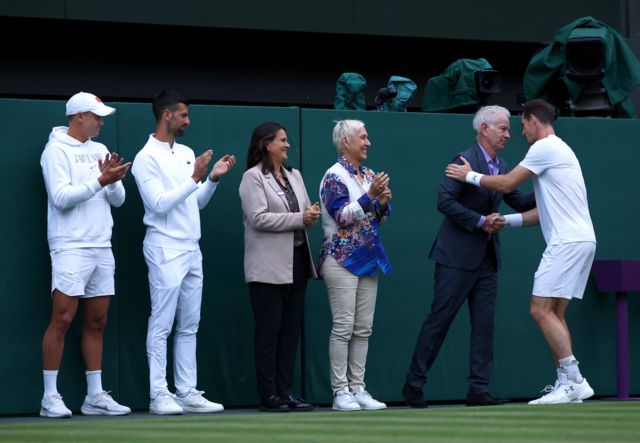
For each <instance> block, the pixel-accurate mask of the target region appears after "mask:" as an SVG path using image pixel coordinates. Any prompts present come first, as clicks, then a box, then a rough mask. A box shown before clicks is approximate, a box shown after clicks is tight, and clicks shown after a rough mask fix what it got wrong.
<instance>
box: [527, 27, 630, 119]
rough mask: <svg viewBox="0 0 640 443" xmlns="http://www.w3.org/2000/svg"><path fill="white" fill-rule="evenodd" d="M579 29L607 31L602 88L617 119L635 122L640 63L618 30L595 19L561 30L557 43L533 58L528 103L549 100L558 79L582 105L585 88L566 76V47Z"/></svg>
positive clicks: (555, 40)
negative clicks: (550, 85)
mask: <svg viewBox="0 0 640 443" xmlns="http://www.w3.org/2000/svg"><path fill="white" fill-rule="evenodd" d="M576 28H595V29H606V31H607V32H606V34H605V48H606V54H607V55H606V70H605V73H604V78H603V79H602V84H603V85H604V87H605V88H606V89H607V94H608V96H609V102H610V103H611V105H612V106H613V107H614V110H615V112H614V115H613V116H614V117H622V118H633V117H634V116H635V112H634V109H633V105H632V103H631V99H630V98H629V93H631V92H632V91H633V89H635V87H636V86H638V85H639V84H640V61H638V58H637V57H636V56H635V55H634V54H633V52H632V51H631V49H630V48H629V46H628V45H627V43H626V42H625V40H624V38H623V37H622V36H621V35H620V34H619V33H618V32H617V31H616V30H614V29H613V28H611V27H610V26H608V25H606V24H604V23H602V22H601V21H598V20H596V19H594V18H593V17H582V18H579V19H578V20H575V21H573V22H571V23H569V24H568V25H566V26H564V27H562V28H560V30H558V32H556V34H555V36H554V37H553V41H552V42H551V43H550V44H549V45H548V46H547V47H546V48H544V49H543V50H541V51H540V52H538V53H537V54H536V55H534V56H533V58H532V59H531V61H530V62H529V66H528V67H527V70H526V71H525V74H524V79H523V88H524V95H525V97H526V99H527V100H531V99H533V98H542V99H547V98H548V96H547V85H548V83H549V82H551V81H553V80H554V79H556V78H557V79H559V80H560V81H562V82H563V83H564V84H565V85H566V87H567V91H568V93H569V97H570V98H571V100H572V101H573V102H574V103H576V102H577V101H578V98H579V97H580V93H581V92H582V86H581V85H580V84H578V83H576V82H573V81H571V80H569V79H568V78H567V77H566V73H565V48H566V43H567V40H568V39H569V35H570V34H571V32H572V31H574V30H575V29H576Z"/></svg>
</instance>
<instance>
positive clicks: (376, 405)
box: [353, 388, 387, 411]
mask: <svg viewBox="0 0 640 443" xmlns="http://www.w3.org/2000/svg"><path fill="white" fill-rule="evenodd" d="M353 398H355V399H356V401H357V402H358V404H359V405H360V409H363V410H365V411H376V410H378V409H386V408H387V405H386V404H384V403H382V402H381V401H378V400H376V399H375V398H373V397H372V396H371V394H369V393H368V392H367V391H365V390H364V388H360V390H359V391H358V392H356V393H355V394H354V395H353Z"/></svg>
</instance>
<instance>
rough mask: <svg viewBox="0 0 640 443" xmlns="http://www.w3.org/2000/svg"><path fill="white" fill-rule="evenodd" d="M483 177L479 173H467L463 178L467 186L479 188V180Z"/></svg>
mask: <svg viewBox="0 0 640 443" xmlns="http://www.w3.org/2000/svg"><path fill="white" fill-rule="evenodd" d="M482 177H484V174H480V173H479V172H474V171H469V172H467V176H466V177H465V178H464V181H466V182H467V183H469V184H472V185H474V186H478V187H480V179H481V178H482Z"/></svg>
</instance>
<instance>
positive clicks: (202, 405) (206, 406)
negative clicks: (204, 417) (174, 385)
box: [175, 389, 224, 412]
mask: <svg viewBox="0 0 640 443" xmlns="http://www.w3.org/2000/svg"><path fill="white" fill-rule="evenodd" d="M202 394H204V391H197V390H195V389H192V390H191V391H189V393H188V394H187V395H185V396H184V397H180V396H179V395H176V397H175V401H176V403H177V404H178V406H181V407H182V409H183V410H184V411H185V412H222V411H224V406H222V405H221V404H220V403H214V402H212V401H209V400H207V399H206V398H204V397H203V396H202Z"/></svg>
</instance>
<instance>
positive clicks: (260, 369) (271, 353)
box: [249, 245, 310, 398]
mask: <svg viewBox="0 0 640 443" xmlns="http://www.w3.org/2000/svg"><path fill="white" fill-rule="evenodd" d="M309 266H310V264H309V256H308V254H307V247H306V245H303V246H300V247H297V248H295V249H294V253H293V283H292V284H285V285H274V284H270V283H258V282H252V283H249V295H250V297H251V307H252V308H253V317H254V319H255V323H256V326H255V333H254V355H255V363H256V381H257V386H258V395H260V396H261V397H265V398H266V397H269V396H270V395H274V394H276V395H279V396H281V397H287V396H288V395H289V394H291V387H292V385H293V379H294V371H295V364H296V355H297V351H298V341H299V339H300V332H301V330H302V315H303V310H304V295H305V292H306V290H307V279H308V278H309Z"/></svg>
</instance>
